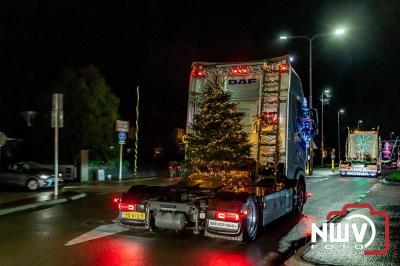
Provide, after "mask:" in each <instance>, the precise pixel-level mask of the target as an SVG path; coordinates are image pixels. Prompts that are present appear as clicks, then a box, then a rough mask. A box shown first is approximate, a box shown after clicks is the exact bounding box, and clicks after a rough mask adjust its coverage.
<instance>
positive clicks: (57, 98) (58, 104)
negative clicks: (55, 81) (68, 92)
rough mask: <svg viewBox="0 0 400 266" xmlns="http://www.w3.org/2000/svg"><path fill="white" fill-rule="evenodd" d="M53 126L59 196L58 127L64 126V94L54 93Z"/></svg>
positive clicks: (55, 194) (55, 179)
mask: <svg viewBox="0 0 400 266" xmlns="http://www.w3.org/2000/svg"><path fill="white" fill-rule="evenodd" d="M52 106H53V108H52V111H51V126H52V127H53V128H54V196H56V197H57V196H58V144H59V134H58V129H59V128H60V127H63V126H64V111H63V94H61V93H54V94H53V104H52Z"/></svg>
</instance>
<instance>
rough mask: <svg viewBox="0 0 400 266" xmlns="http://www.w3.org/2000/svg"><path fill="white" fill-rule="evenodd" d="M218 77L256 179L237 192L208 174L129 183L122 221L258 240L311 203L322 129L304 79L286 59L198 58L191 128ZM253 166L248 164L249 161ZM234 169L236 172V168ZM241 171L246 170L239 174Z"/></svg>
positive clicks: (126, 224) (121, 202)
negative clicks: (314, 145)
mask: <svg viewBox="0 0 400 266" xmlns="http://www.w3.org/2000/svg"><path fill="white" fill-rule="evenodd" d="M211 75H217V76H218V77H219V78H220V79H221V82H222V84H223V86H224V90H226V91H230V92H231V95H232V97H231V100H232V101H233V102H235V103H236V104H237V109H238V111H240V112H242V113H244V114H245V116H244V118H243V120H242V123H243V125H244V130H245V131H246V132H247V133H248V136H249V141H250V142H251V144H252V150H251V158H249V159H250V160H249V161H253V162H255V170H254V171H248V173H252V175H253V176H251V177H249V176H248V175H242V178H243V185H242V186H241V187H240V189H237V188H235V189H233V188H232V187H229V186H224V185H221V184H216V183H215V182H213V181H210V180H209V179H207V178H206V177H204V178H199V179H189V178H186V179H185V180H183V181H182V182H180V183H178V184H176V185H170V186H164V187H162V186H145V185H136V186H132V187H131V188H130V189H129V190H128V192H126V193H124V194H123V195H122V196H121V197H120V198H119V200H116V202H118V210H119V218H118V222H119V224H120V225H121V226H124V227H130V228H140V229H146V230H152V231H160V230H176V231H180V230H184V229H189V230H192V231H193V233H194V234H200V233H201V232H204V235H205V236H207V237H211V238H222V239H227V240H234V241H253V240H255V239H256V238H257V236H258V235H259V234H260V233H261V232H262V228H263V227H264V226H265V225H267V224H269V223H271V222H272V221H275V220H276V219H278V218H280V217H282V216H284V215H286V214H289V213H291V214H293V215H295V216H296V215H300V214H301V213H302V210H303V206H304V204H305V202H306V200H307V195H309V194H308V193H307V190H306V179H305V177H306V173H305V165H306V161H307V159H308V157H309V155H308V153H307V151H308V150H309V149H308V147H309V145H310V143H311V141H312V138H313V136H314V135H315V134H316V131H317V128H318V126H317V123H316V121H317V112H316V110H310V109H309V108H308V106H307V100H306V98H305V97H304V95H303V90H302V85H301V80H300V78H299V76H298V75H297V73H296V72H295V70H294V69H293V67H292V66H291V64H290V61H289V57H288V56H283V57H278V58H272V59H264V60H258V61H246V62H235V63H217V62H194V63H193V64H192V70H191V74H190V83H189V97H188V111H187V132H190V131H191V126H190V125H191V123H192V122H193V116H194V114H196V113H197V112H199V111H200V110H199V107H198V103H199V100H200V99H201V95H202V93H203V92H204V90H205V88H206V86H207V82H208V77H209V76H211ZM250 164H251V163H250ZM234 172H235V171H234ZM236 173H237V174H238V175H239V176H240V175H241V173H243V171H236Z"/></svg>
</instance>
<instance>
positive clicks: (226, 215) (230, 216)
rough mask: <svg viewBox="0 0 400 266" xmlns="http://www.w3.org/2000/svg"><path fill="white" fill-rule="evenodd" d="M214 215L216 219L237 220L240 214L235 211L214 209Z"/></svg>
mask: <svg viewBox="0 0 400 266" xmlns="http://www.w3.org/2000/svg"><path fill="white" fill-rule="evenodd" d="M215 217H216V218H217V220H221V221H230V222H239V221H240V214H239V213H236V212H226V211H216V213H215Z"/></svg>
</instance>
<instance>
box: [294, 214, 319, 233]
mask: <svg viewBox="0 0 400 266" xmlns="http://www.w3.org/2000/svg"><path fill="white" fill-rule="evenodd" d="M316 222H317V217H315V216H313V215H308V214H307V215H305V216H303V218H301V220H300V222H299V223H298V226H299V228H300V230H302V231H303V232H304V235H305V236H310V235H311V224H312V223H316Z"/></svg>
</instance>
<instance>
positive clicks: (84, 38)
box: [0, 0, 400, 146]
mask: <svg viewBox="0 0 400 266" xmlns="http://www.w3.org/2000/svg"><path fill="white" fill-rule="evenodd" d="M213 2H217V1H209V2H208V1H133V0H130V1H107V4H106V3H101V2H99V1H92V2H91V3H84V1H81V0H79V1H73V0H66V1H54V0H53V1H49V0H42V1H33V0H29V1H18V0H13V1H2V4H1V5H0V77H1V82H0V86H1V94H0V104H1V110H0V112H1V113H0V125H1V127H0V128H1V129H0V131H5V132H10V133H9V134H14V135H18V133H17V132H16V130H15V123H14V122H15V121H16V120H18V119H22V117H21V115H20V114H19V111H21V110H29V109H31V108H32V101H33V100H32V99H33V98H34V97H37V95H39V94H40V93H42V92H45V91H48V90H49V87H50V85H51V83H52V82H53V81H54V79H55V78H56V77H57V76H58V75H59V74H60V72H61V71H62V69H64V68H71V67H82V66H85V65H87V64H94V65H96V66H97V67H99V68H100V70H101V72H102V73H103V75H104V76H105V78H106V79H107V81H108V83H109V85H110V86H111V87H112V90H113V92H114V93H115V94H116V95H117V96H118V97H119V98H120V99H121V104H120V113H121V116H122V118H123V119H130V120H133V119H134V112H135V88H136V86H137V85H140V87H141V93H142V96H141V97H142V98H141V99H142V102H141V104H142V105H141V107H140V108H141V114H142V117H141V124H140V125H141V128H142V131H141V136H142V138H143V139H144V138H147V139H153V140H154V141H155V142H157V141H159V139H162V138H165V137H168V136H169V135H170V134H171V132H172V129H173V128H176V127H184V126H185V120H186V104H187V91H188V82H189V74H190V65H191V62H192V61H240V60H255V59H264V58H269V57H276V56H281V55H284V54H291V55H294V57H295V62H294V63H293V65H294V68H295V69H296V71H297V72H298V73H299V75H300V77H301V79H302V82H303V88H304V91H305V94H306V95H308V45H307V43H306V42H305V40H290V41H287V42H283V41H281V40H279V35H280V34H283V33H286V34H291V35H308V36H312V35H314V34H316V33H323V32H331V31H333V30H334V29H335V28H336V27H338V26H341V27H345V28H346V29H347V30H348V32H347V34H346V35H345V36H343V37H342V38H340V39H338V38H333V37H326V38H320V39H317V40H316V41H315V42H314V49H313V57H314V61H313V67H314V72H313V88H314V90H313V94H314V96H315V97H314V105H316V107H318V108H320V104H319V102H318V97H317V96H318V95H319V94H320V92H321V90H322V89H323V88H325V87H330V88H331V89H332V90H333V100H332V101H331V104H330V105H329V106H327V107H326V109H325V110H326V116H325V121H326V125H327V129H326V131H325V132H326V136H327V139H328V146H333V145H336V130H337V129H336V121H337V120H336V112H337V109H338V108H339V107H343V108H345V109H346V113H345V115H343V116H342V123H343V126H352V127H354V126H355V125H356V121H357V120H359V119H362V120H363V121H364V126H365V127H367V128H371V127H376V126H378V125H379V126H380V127H381V130H382V135H383V137H385V136H386V135H387V132H389V131H395V132H397V133H399V132H400V122H399V119H398V118H397V116H398V108H399V107H398V106H399V105H398V101H399V100H400V90H399V82H398V77H399V69H400V60H399V59H400V34H399V29H398V27H399V26H398V25H399V24H400V23H399V22H400V20H399V15H398V14H400V12H399V11H400V8H399V7H400V2H398V1H229V2H220V1H219V2H218V3H219V4H215V3H213ZM49 109H50V105H49ZM66 115H68V114H66Z"/></svg>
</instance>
